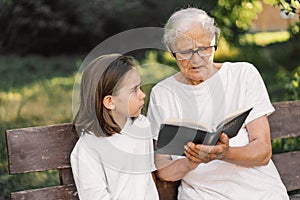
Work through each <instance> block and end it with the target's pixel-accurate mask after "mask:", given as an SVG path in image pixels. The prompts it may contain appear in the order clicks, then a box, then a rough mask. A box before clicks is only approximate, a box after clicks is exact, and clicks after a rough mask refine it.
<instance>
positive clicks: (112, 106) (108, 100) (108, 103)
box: [102, 95, 116, 110]
mask: <svg viewBox="0 0 300 200" xmlns="http://www.w3.org/2000/svg"><path fill="white" fill-rule="evenodd" d="M102 102H103V105H104V106H105V108H107V109H109V110H113V109H115V107H116V106H115V104H114V102H113V99H112V96H111V95H107V96H105V97H104V98H103V101H102Z"/></svg>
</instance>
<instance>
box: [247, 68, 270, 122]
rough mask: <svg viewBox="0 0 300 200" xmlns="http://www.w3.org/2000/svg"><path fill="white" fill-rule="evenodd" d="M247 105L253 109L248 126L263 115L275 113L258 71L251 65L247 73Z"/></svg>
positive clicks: (248, 119) (248, 118)
mask: <svg viewBox="0 0 300 200" xmlns="http://www.w3.org/2000/svg"><path fill="white" fill-rule="evenodd" d="M245 80H246V105H247V106H249V107H253V110H252V111H251V112H250V114H249V116H248V117H247V119H246V122H245V123H246V124H247V123H249V122H250V121H252V120H254V119H256V118H258V117H261V116H263V115H270V114H271V113H273V112H274V111H275V109H274V107H273V106H272V104H271V101H270V98H269V94H268V91H267V89H266V86H265V84H264V81H263V79H262V77H261V75H260V73H259V72H258V70H257V69H256V68H255V67H254V66H253V65H250V64H249V67H247V73H246V77H245Z"/></svg>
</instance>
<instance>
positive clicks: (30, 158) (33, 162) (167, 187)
mask: <svg viewBox="0 0 300 200" xmlns="http://www.w3.org/2000/svg"><path fill="white" fill-rule="evenodd" d="M273 105H274V107H275V109H276V112H275V113H274V114H272V115H271V116H270V117H269V121H270V128H271V137H272V139H278V138H291V137H298V136H300V101H292V102H279V103H274V104H273ZM77 139H78V136H77V134H76V133H75V131H74V130H73V127H72V124H58V125H51V126H41V127H33V128H22V129H15V130H7V131H6V140H7V149H8V160H9V172H10V174H14V173H26V172H33V171H44V170H48V169H59V171H60V179H61V184H63V185H64V184H70V183H71V184H74V180H73V178H72V172H71V169H70V160H69V157H70V153H71V151H72V149H73V147H74V145H75V143H76V141H77ZM272 159H273V161H274V163H275V165H276V167H277V169H278V171H279V173H280V175H281V178H282V180H283V182H284V184H285V186H286V187H287V190H288V191H292V190H296V189H300V171H299V170H300V168H299V164H300V151H297V152H288V153H283V154H276V155H273V157H272ZM156 183H157V187H158V190H159V192H160V197H161V199H164V200H170V199H176V194H177V187H178V184H179V182H175V183H168V182H162V181H160V180H157V182H156ZM59 187H62V188H64V187H65V186H59ZM59 187H58V188H59ZM70 187H73V188H74V185H73V186H70ZM48 189H49V188H43V189H38V190H29V193H27V192H28V191H22V192H15V193H12V197H16V198H12V199H23V197H25V196H26V197H28V198H24V199H34V198H32V197H33V196H30V195H36V196H38V197H39V195H42V194H46V195H48V196H49V197H50V195H58V196H59V195H64V194H66V193H68V192H66V191H68V190H65V189H62V190H60V189H59V190H57V189H56V187H51V188H50V190H48ZM53 191H55V192H53ZM72 191H73V190H72ZM75 191H76V189H75ZM56 193H57V194H56ZM69 193H70V194H72V195H71V196H70V197H68V198H67V197H66V198H61V197H59V198H58V197H57V198H56V196H55V198H54V199H73V198H74V199H77V197H75V196H74V195H73V193H72V192H69ZM69 193H68V194H69ZM18 195H23V196H18ZM43 197H44V196H43ZM35 199H39V198H35ZM40 199H45V198H40ZM48 199H51V198H48Z"/></svg>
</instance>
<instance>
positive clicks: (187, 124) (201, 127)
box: [165, 118, 212, 132]
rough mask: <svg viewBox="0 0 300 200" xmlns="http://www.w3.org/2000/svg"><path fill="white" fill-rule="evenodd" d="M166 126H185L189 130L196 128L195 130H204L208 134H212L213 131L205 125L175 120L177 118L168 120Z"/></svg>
mask: <svg viewBox="0 0 300 200" xmlns="http://www.w3.org/2000/svg"><path fill="white" fill-rule="evenodd" d="M165 124H170V125H176V126H185V127H188V128H194V129H199V130H203V131H206V132H211V131H212V129H211V128H210V127H209V126H208V125H207V124H204V123H201V122H193V121H187V120H181V119H175V118H170V119H168V120H167V121H166V122H165Z"/></svg>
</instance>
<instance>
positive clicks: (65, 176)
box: [59, 168, 74, 185]
mask: <svg viewBox="0 0 300 200" xmlns="http://www.w3.org/2000/svg"><path fill="white" fill-rule="evenodd" d="M59 179H60V184H61V185H68V184H74V178H73V173H72V169H71V168H66V169H59Z"/></svg>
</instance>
